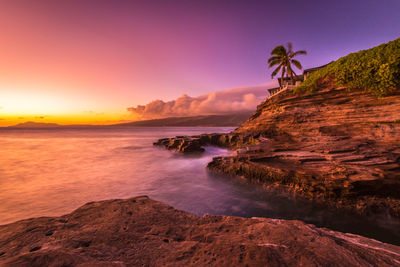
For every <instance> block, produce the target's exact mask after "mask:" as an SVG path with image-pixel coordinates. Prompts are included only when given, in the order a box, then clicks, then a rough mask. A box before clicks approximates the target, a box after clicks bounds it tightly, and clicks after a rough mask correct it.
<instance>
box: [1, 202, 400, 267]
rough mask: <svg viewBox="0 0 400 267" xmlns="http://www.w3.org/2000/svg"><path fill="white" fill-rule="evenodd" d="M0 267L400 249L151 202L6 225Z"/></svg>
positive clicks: (239, 259) (358, 261)
mask: <svg viewBox="0 0 400 267" xmlns="http://www.w3.org/2000/svg"><path fill="white" fill-rule="evenodd" d="M0 265H1V266H21V267H24V266H29V267H32V266H33V267H34V266H205V265H212V266H316V265H317V266H396V265H400V247H398V246H394V245H389V244H385V243H381V242H378V241H375V240H372V239H368V238H364V237H361V236H357V235H352V234H343V233H339V232H335V231H330V230H327V229H322V228H317V227H315V226H313V225H308V224H305V223H302V222H300V221H284V220H277V219H267V218H251V219H246V218H239V217H228V216H215V215H204V216H202V217H197V216H194V215H192V214H189V213H186V212H183V211H179V210H175V209H173V208H172V207H170V206H167V205H165V204H163V203H160V202H157V201H154V200H151V199H149V198H148V197H136V198H132V199H126V200H107V201H100V202H91V203H88V204H86V205H84V206H82V207H80V208H79V209H77V210H76V211H74V212H72V213H70V214H67V215H64V216H61V217H51V218H50V217H42V218H36V219H28V220H22V221H18V222H15V223H11V224H8V225H2V226H0Z"/></svg>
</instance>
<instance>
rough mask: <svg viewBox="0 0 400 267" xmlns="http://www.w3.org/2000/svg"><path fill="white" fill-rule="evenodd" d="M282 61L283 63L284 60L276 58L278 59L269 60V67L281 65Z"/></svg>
mask: <svg viewBox="0 0 400 267" xmlns="http://www.w3.org/2000/svg"><path fill="white" fill-rule="evenodd" d="M281 63H282V60H280V59H276V60H274V61H271V62H269V65H268V67H269V68H272V67H273V66H276V65H279V64H281Z"/></svg>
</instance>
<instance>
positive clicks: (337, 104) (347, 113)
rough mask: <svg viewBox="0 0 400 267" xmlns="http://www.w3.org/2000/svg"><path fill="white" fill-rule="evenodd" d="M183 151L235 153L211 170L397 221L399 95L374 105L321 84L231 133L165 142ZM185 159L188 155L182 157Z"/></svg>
mask: <svg viewBox="0 0 400 267" xmlns="http://www.w3.org/2000/svg"><path fill="white" fill-rule="evenodd" d="M193 143H195V144H196V145H195V146H190V148H194V149H188V150H186V151H189V152H190V151H193V150H196V149H197V148H199V147H200V149H201V147H202V146H205V145H207V144H211V145H219V146H225V147H231V148H234V149H237V148H239V149H238V150H237V156H235V157H219V158H215V159H214V160H213V161H212V162H211V163H210V164H209V165H208V167H209V168H210V169H211V170H214V171H218V172H222V173H226V174H231V175H238V176H244V177H245V178H247V179H250V180H257V181H259V182H261V183H264V184H265V185H268V186H280V187H283V188H286V189H288V190H289V191H294V192H296V193H297V194H299V195H301V196H303V197H306V198H309V199H312V200H317V201H323V202H326V203H327V204H329V205H330V206H336V207H345V208H348V209H352V210H355V211H357V212H359V213H363V214H370V213H382V214H390V215H391V216H393V217H400V94H399V93H394V94H392V95H390V96H386V97H384V98H377V97H376V96H375V95H372V94H369V93H367V92H365V91H364V90H357V89H353V90H348V89H347V88H346V87H339V88H337V86H335V84H334V82H333V81H332V80H325V81H324V83H322V84H320V86H319V88H318V90H317V91H314V92H312V93H307V92H300V93H299V92H297V93H294V92H292V91H283V92H281V93H279V94H278V95H275V96H273V97H271V98H268V99H266V100H265V101H264V102H263V103H262V104H260V105H259V106H258V108H257V111H256V113H255V114H254V115H252V116H251V117H250V118H249V119H248V120H247V121H246V122H244V123H243V124H242V125H241V126H240V127H239V128H237V129H236V130H235V131H233V132H232V133H230V134H214V135H201V136H195V137H178V138H174V139H162V140H159V142H158V143H157V144H159V145H164V146H165V147H167V148H169V149H178V150H180V151H184V149H183V150H182V149H180V148H185V147H186V145H188V144H189V145H190V144H193ZM184 152H185V151H184Z"/></svg>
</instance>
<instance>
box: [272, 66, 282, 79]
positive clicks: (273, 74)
mask: <svg viewBox="0 0 400 267" xmlns="http://www.w3.org/2000/svg"><path fill="white" fill-rule="evenodd" d="M281 67H282V64H280V65H279V66H278V67H277V68H276V69H275V70H274V71H273V72H272V73H271V78H274V76H276V75H277V74H278V72H279V70H280V69H281Z"/></svg>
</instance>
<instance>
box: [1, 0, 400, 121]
mask: <svg viewBox="0 0 400 267" xmlns="http://www.w3.org/2000/svg"><path fill="white" fill-rule="evenodd" d="M399 10H400V1H398V0H393V1H391V0H380V1H378V0H376V1H368V0H360V1H358V0H354V1H348V0H347V1H342V0H335V1H307V0H303V1H294V0H293V1H268V0H265V1H251V0H250V1H245V0H242V1H234V0H231V1H228V0H226V1H225V0H218V1H215V0H210V1H208V0H198V1H197V0H193V1H189V0H186V1H185V0H159V1H154V0H143V1H135V0H132V1H124V0H108V1H102V0H65V1H61V0H60V1H54V0H46V1H44V0H35V1H32V0H26V1H23V0H2V1H0V34H1V38H0V126H6V125H13V124H16V123H21V122H24V121H28V120H33V121H38V122H57V123H61V124H67V123H93V124H110V123H116V122H119V121H126V120H135V119H139V118H141V119H142V118H151V117H152V116H153V115H154V117H158V116H157V114H156V113H155V114H153V113H149V116H148V117H140V116H139V115H138V114H137V112H136V113H135V109H136V106H137V105H146V104H147V103H150V102H152V101H153V102H152V103H155V104H154V105H158V104H160V103H161V102H159V101H158V100H163V101H164V103H172V104H171V105H175V104H176V101H175V102H168V101H173V100H174V99H178V100H179V101H180V102H179V103H183V104H182V105H185V109H177V110H178V111H179V110H180V111H181V112H183V113H184V114H200V113H204V112H205V111H206V110H209V108H208V107H211V106H215V105H216V104H218V105H220V106H219V107H221V108H218V109H215V110H214V111H213V113H226V112H229V111H230V110H232V111H240V110H241V109H243V110H244V109H249V108H250V109H251V108H252V107H255V105H256V104H257V103H258V102H259V101H260V99H262V98H263V97H264V96H263V95H262V92H263V90H264V87H266V86H267V85H271V83H270V82H271V77H270V73H271V70H268V69H267V68H266V60H267V58H268V55H269V52H270V51H271V50H272V48H273V47H275V46H276V45H279V44H286V43H287V42H289V41H290V42H293V44H294V48H295V49H296V50H299V49H305V50H307V51H308V55H307V56H302V57H301V58H299V60H300V61H301V62H302V63H303V66H304V67H305V68H308V67H314V66H318V65H322V64H325V63H328V62H330V61H332V60H335V59H337V58H339V57H341V56H344V55H346V54H348V53H350V52H355V51H358V50H360V49H367V48H370V47H373V46H376V45H378V44H380V43H383V42H388V41H390V40H393V39H396V38H398V37H400V17H399ZM260 85H261V87H260ZM262 86H264V87H262ZM233 88H239V89H233ZM222 90H225V91H224V92H219V93H213V92H215V91H222ZM265 91H266V90H265ZM265 96H266V93H265ZM154 100H157V101H154ZM178 100H177V101H178ZM203 101H205V102H203ZM224 101H226V102H227V103H224ZM228 102H229V103H230V104H232V103H234V105H230V104H229V103H228ZM188 103H189V104H188ZM193 103H194V104H193ZM225 104H226V105H225ZM154 105H153V106H154ZM168 105H169V104H168ZM149 107H150V106H149ZM128 108H129V110H130V111H128ZM139 109H140V107H139ZM154 110H155V111H157V110H158V109H154ZM178 111H177V112H178ZM162 112H164V111H160V114H159V115H160V116H162V115H163V113H162ZM171 112H175V111H171ZM152 114H153V115H152ZM171 114H172V113H171ZM177 114H180V113H179V112H178V113H177Z"/></svg>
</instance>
